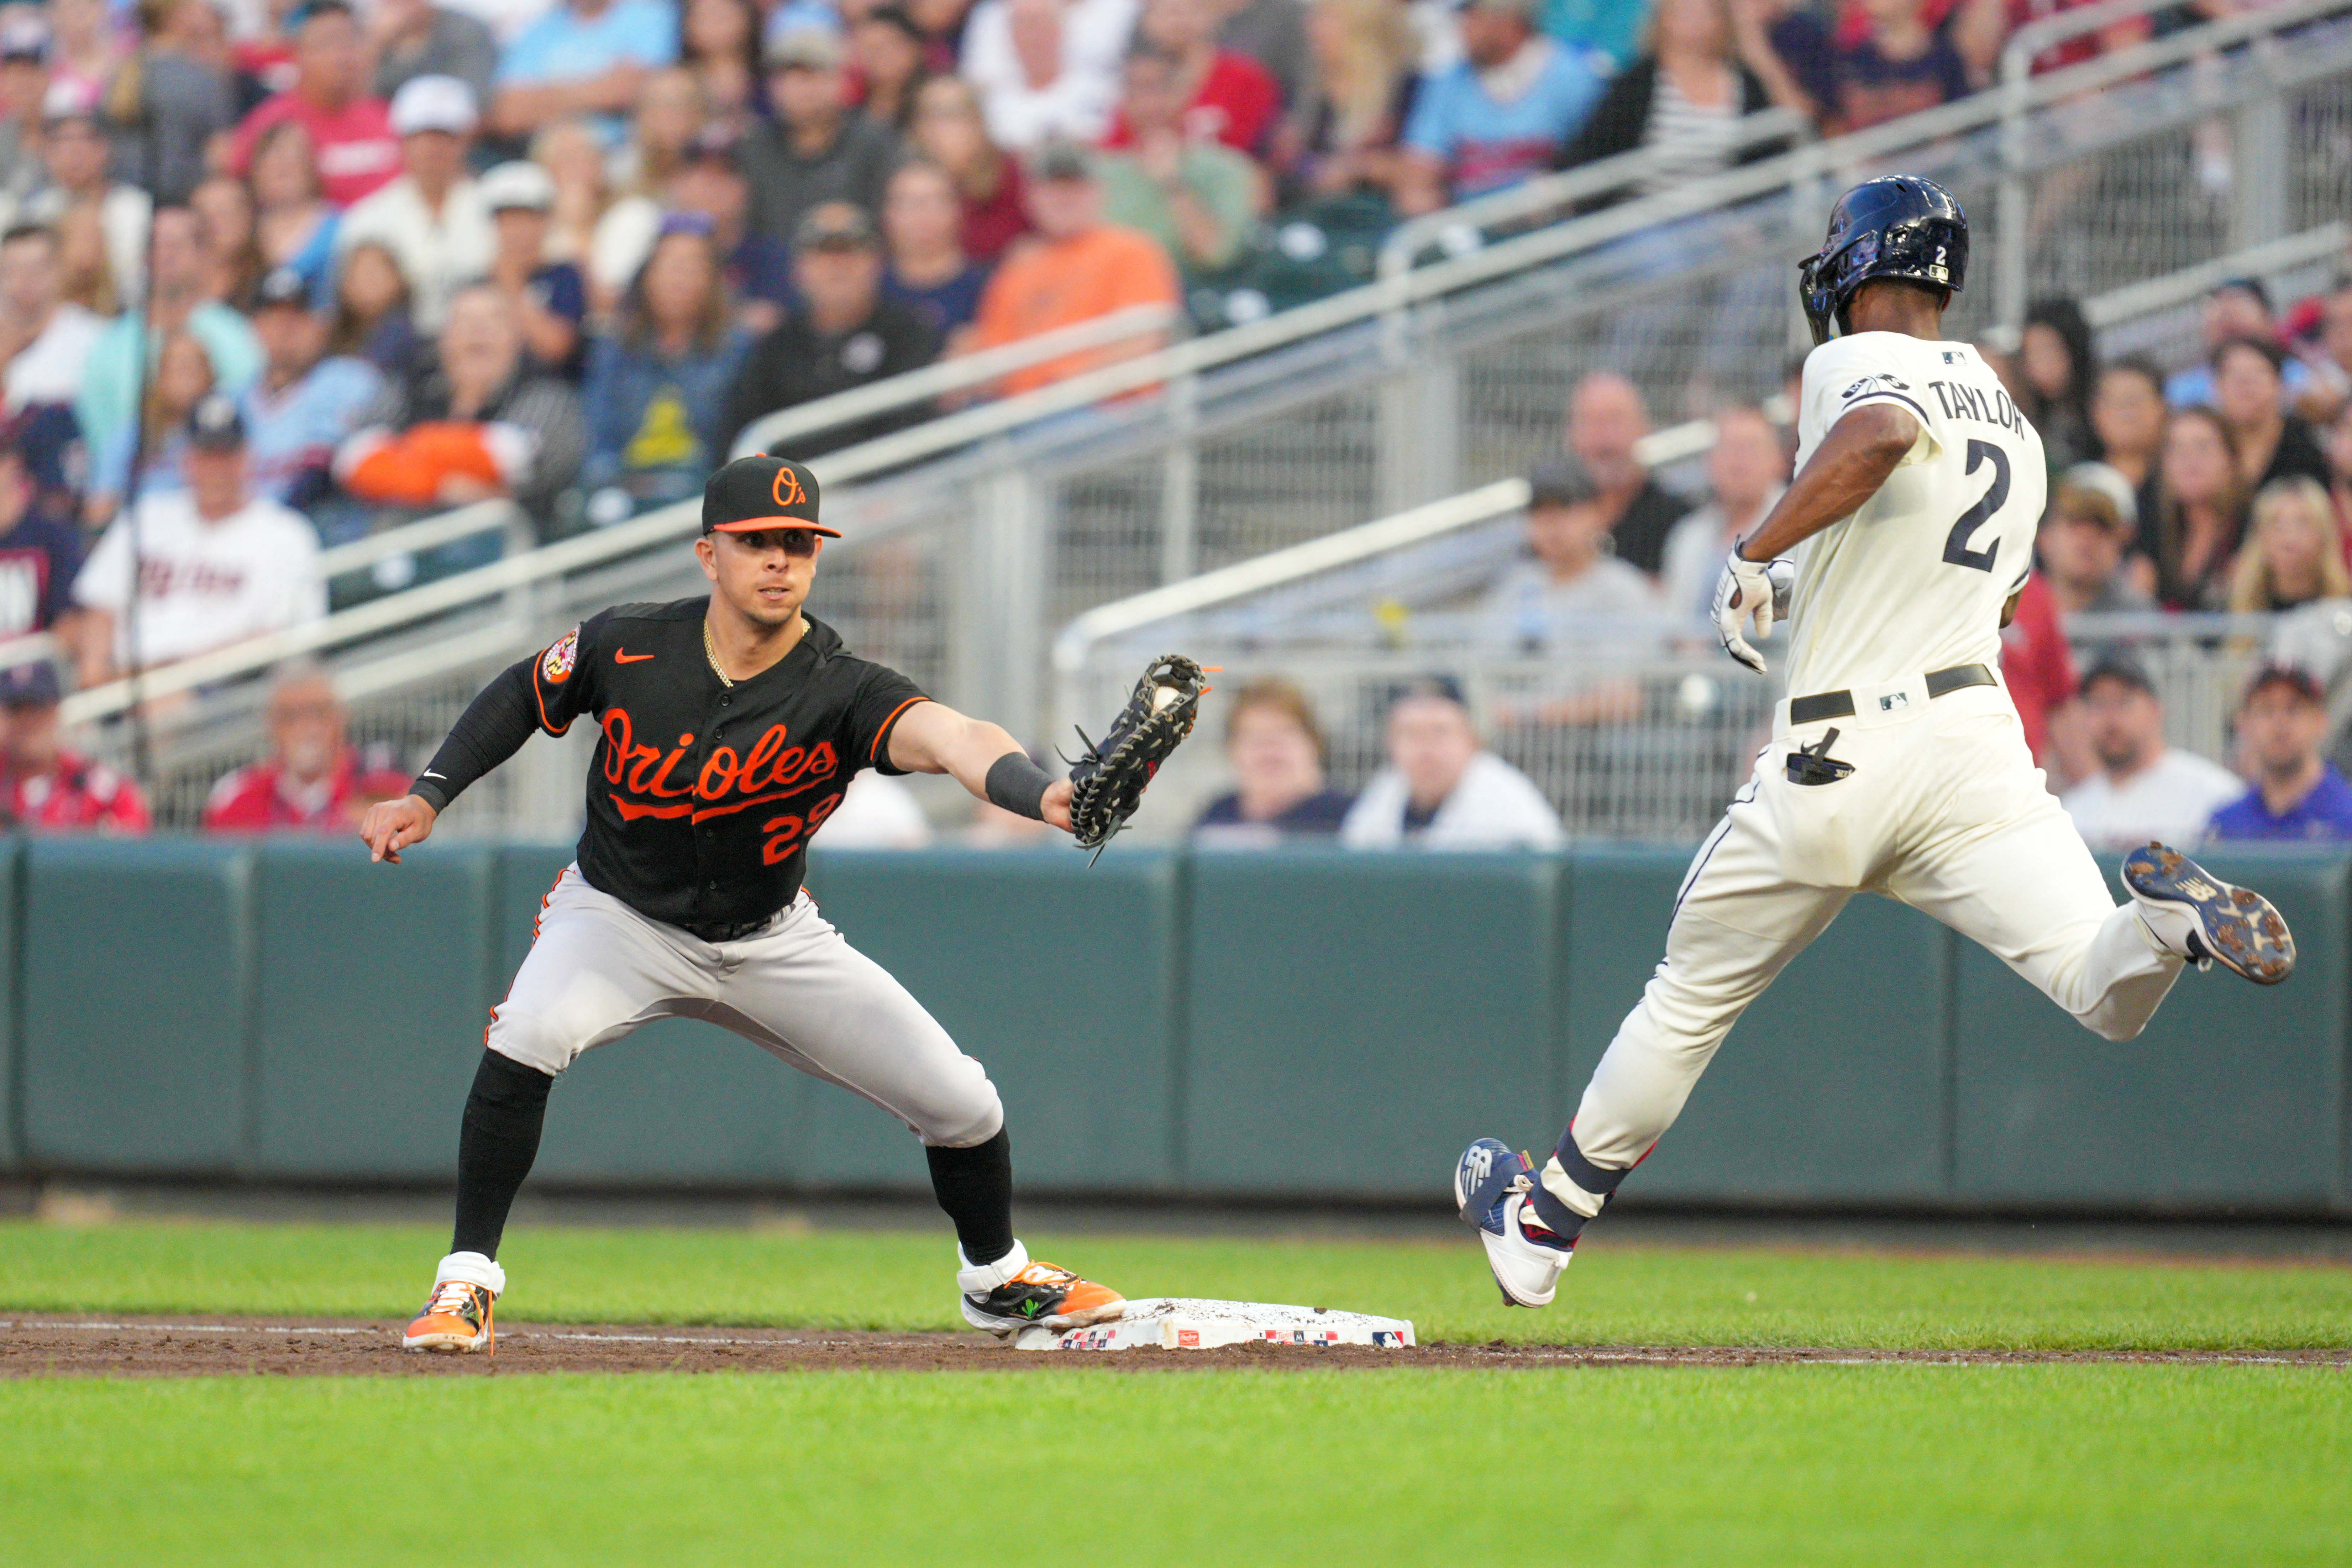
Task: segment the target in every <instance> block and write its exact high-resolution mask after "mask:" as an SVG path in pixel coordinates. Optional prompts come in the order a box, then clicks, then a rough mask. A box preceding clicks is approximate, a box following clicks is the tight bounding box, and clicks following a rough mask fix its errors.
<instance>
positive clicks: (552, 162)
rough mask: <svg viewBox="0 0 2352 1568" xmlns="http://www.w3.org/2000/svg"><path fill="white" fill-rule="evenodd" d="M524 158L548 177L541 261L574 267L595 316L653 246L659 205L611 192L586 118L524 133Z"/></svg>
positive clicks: (658, 224) (620, 290)
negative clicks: (551, 202)
mask: <svg viewBox="0 0 2352 1568" xmlns="http://www.w3.org/2000/svg"><path fill="white" fill-rule="evenodd" d="M530 161H531V162H532V163H537V164H538V165H539V166H540V167H541V168H542V169H545V170H546V171H547V174H548V177H549V178H550V179H551V180H553V181H554V182H555V206H554V208H553V210H552V211H551V212H550V214H549V215H548V229H547V249H546V251H545V253H544V257H545V259H546V260H548V261H569V262H572V263H573V264H574V265H576V266H577V267H578V268H580V271H581V275H582V276H583V278H584V279H586V280H587V284H588V301H589V304H590V305H591V307H592V308H593V310H595V311H596V313H597V314H599V315H604V314H606V313H608V312H609V311H611V310H612V309H613V306H614V303H615V302H616V301H618V300H619V299H620V297H621V295H622V294H623V292H624V291H625V290H626V289H627V288H628V287H629V283H630V281H631V279H635V277H636V275H637V268H640V267H642V266H644V265H645V261H646V256H647V255H648V254H649V253H650V252H651V251H652V250H653V247H654V236H655V234H656V233H657V232H658V231H659V230H660V228H661V207H660V205H658V204H657V203H656V202H655V201H653V200H652V199H651V198H650V197H647V196H625V195H619V194H618V193H617V192H615V191H614V188H613V182H612V178H611V176H610V174H609V173H608V172H607V171H606V169H605V166H604V142H602V141H601V140H599V139H598V137H597V135H596V128H595V127H594V126H593V124H591V123H590V122H589V121H587V120H585V119H572V120H559V121H556V122H555V123H554V124H552V125H550V126H547V127H545V128H543V129H542V130H541V132H540V133H539V134H538V135H536V136H534V137H532V138H531V141H530Z"/></svg>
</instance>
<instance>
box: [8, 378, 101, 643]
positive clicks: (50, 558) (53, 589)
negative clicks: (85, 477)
mask: <svg viewBox="0 0 2352 1568" xmlns="http://www.w3.org/2000/svg"><path fill="white" fill-rule="evenodd" d="M23 425H24V421H23V420H21V419H11V420H9V421H8V422H7V423H5V425H0V637H22V636H23V635H24V634H26V632H38V631H47V630H49V629H51V628H52V627H56V626H58V623H60V622H65V621H70V620H71V619H72V618H73V616H74V615H75V610H74V604H73V598H72V593H73V583H74V576H75V574H77V573H79V571H80V570H81V551H82V531H81V529H80V527H79V525H78V524H77V523H76V521H74V520H73V519H72V518H70V517H67V516H62V515H59V514H58V513H57V512H55V511H52V510H49V509H47V508H46V507H44V506H43V505H42V504H41V498H40V497H39V495H38V494H37V491H36V489H35V488H34V485H33V476H32V474H31V472H30V470H29V469H28V468H27V467H26V462H25V452H24V449H23V447H21V446H20V445H19V442H20V439H21V435H20V432H21V430H22V427H23ZM68 630H69V628H62V627H60V628H59V634H60V635H61V636H63V635H66V633H67V631H68Z"/></svg>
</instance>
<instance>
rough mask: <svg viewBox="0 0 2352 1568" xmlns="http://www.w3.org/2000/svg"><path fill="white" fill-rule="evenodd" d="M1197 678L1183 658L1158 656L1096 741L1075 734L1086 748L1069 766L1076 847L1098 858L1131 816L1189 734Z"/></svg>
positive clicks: (1202, 684)
mask: <svg viewBox="0 0 2352 1568" xmlns="http://www.w3.org/2000/svg"><path fill="white" fill-rule="evenodd" d="M1203 673H1204V672H1203V671H1202V668H1201V667H1200V666H1199V665H1197V664H1195V663H1193V662H1192V660H1191V659H1189V658H1185V657H1184V656H1183V655H1181V654H1175V653H1163V654H1161V655H1160V657H1159V658H1155V659H1153V660H1152V661H1151V663H1150V665H1149V666H1147V667H1146V668H1145V669H1144V671H1143V679H1140V680H1139V681H1137V682H1136V683H1135V693H1134V695H1133V696H1131V697H1129V699H1128V700H1127V706H1126V707H1124V708H1122V709H1120V710H1118V718H1116V719H1114V720H1112V721H1111V722H1110V729H1109V731H1108V732H1106V733H1105V734H1104V736H1103V738H1102V739H1101V740H1100V741H1088V740H1087V732H1086V731H1084V730H1080V731H1078V739H1079V740H1081V741H1085V742H1086V746H1087V749H1086V751H1085V752H1083V753H1081V754H1080V755H1079V757H1078V758H1077V760H1076V762H1074V763H1071V765H1070V831H1071V832H1072V833H1073V834H1075V835H1076V837H1077V840H1078V847H1079V848H1081V849H1091V850H1093V851H1095V855H1096V858H1097V859H1099V858H1101V856H1102V847H1103V846H1104V845H1106V844H1108V843H1109V842H1110V841H1111V839H1112V837H1114V836H1115V835H1116V834H1117V833H1118V830H1119V829H1120V828H1122V827H1125V826H1127V819H1128V818H1129V817H1130V816H1134V815H1135V808H1136V807H1137V806H1138V805H1141V804H1142V802H1143V790H1144V786H1145V785H1147V784H1150V782H1151V777H1152V775H1153V774H1154V773H1158V772H1159V771H1160V763H1163V762H1165V761H1167V760H1168V754H1169V753H1170V752H1173V751H1174V750H1175V749H1176V748H1177V746H1178V745H1179V744H1180V743H1181V742H1182V741H1183V739H1184V737H1185V736H1187V735H1189V734H1191V733H1192V721H1194V720H1195V719H1197V718H1199V717H1200V714H1201V699H1202V696H1203V695H1204V694H1205V693H1206V692H1207V691H1208V689H1209V686H1208V683H1207V682H1206V681H1204V680H1202V679H1201V677H1202V674H1203Z"/></svg>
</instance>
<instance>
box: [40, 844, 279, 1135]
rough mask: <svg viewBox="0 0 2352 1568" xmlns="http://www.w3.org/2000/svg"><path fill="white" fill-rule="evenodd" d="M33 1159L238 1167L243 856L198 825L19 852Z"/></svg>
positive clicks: (245, 970)
mask: <svg viewBox="0 0 2352 1568" xmlns="http://www.w3.org/2000/svg"><path fill="white" fill-rule="evenodd" d="M25 855H26V870H25V876H26V921H25V930H24V933H23V939H24V954H23V967H24V976H25V994H24V1018H25V1026H24V1027H25V1039H24V1047H23V1051H22V1056H21V1059H22V1061H23V1062H24V1083H23V1086H22V1092H23V1095H24V1104H25V1145H26V1146H25V1155H26V1160H27V1162H28V1163H34V1164H38V1165H47V1166H56V1167H65V1168H69V1169H78V1170H89V1171H124V1172H137V1171H172V1172H184V1173H222V1172H229V1171H235V1170H238V1169H240V1168H242V1167H243V1166H244V1165H245V1163H246V1162H247V1126H248V1120H249V1116H250V1111H251V1102H250V1099H249V1094H248V1089H247V1085H248V1081H249V1074H250V1069H251V1063H250V1062H249V1060H248V1058H247V1039H248V1011H249V1008H250V1006H251V989H252V988H251V984H250V981H251V974H252V971H251V967H250V966H251V962H252V951H253V922H252V910H251V889H250V882H251V871H252V855H251V853H250V852H249V851H248V850H247V849H244V848H241V847H237V846H236V845H230V844H222V843H217V842H207V841H203V840H196V839H184V838H181V839H173V838H163V839H147V840H140V839H121V838H100V837H58V838H41V839H36V840H33V841H32V842H31V844H30V845H29V846H28V847H27V848H26V851H25Z"/></svg>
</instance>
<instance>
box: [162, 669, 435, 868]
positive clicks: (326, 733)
mask: <svg viewBox="0 0 2352 1568" xmlns="http://www.w3.org/2000/svg"><path fill="white" fill-rule="evenodd" d="M267 722H268V726H269V755H268V757H267V758H266V759H264V760H263V761H261V762H258V763H253V764H252V765H251V766H249V767H242V768H237V769H236V770H234V771H232V772H230V773H223V774H222V775H221V777H220V781H219V782H218V783H216V784H214V785H213V790H212V795H211V796H210V797H209V798H207V799H206V800H205V816H204V826H205V831H206V832H207V833H350V832H354V831H356V830H357V829H358V827H359V821H360V816H361V814H362V813H363V812H365V811H366V810H367V808H368V807H369V806H371V805H375V804H376V802H378V801H382V800H397V799H398V798H400V797H401V796H402V795H406V794H407V793H408V774H407V773H405V772H404V771H402V770H400V769H397V768H394V767H391V766H388V765H383V764H379V765H375V766H370V765H368V763H364V762H362V759H361V757H360V755H359V753H358V752H355V751H353V750H352V743H351V738H350V734H349V731H348V729H347V726H346V721H345V716H344V713H343V704H342V700H341V699H340V698H339V697H337V696H336V695H335V683H334V682H333V681H332V680H331V679H329V678H328V676H327V672H326V671H325V670H323V669H321V668H319V667H318V666H316V665H313V664H309V663H301V664H297V665H295V666H293V667H291V668H288V669H286V670H285V671H284V672H282V673H281V674H280V675H279V676H278V679H277V680H276V682H275V683H274V684H272V685H271V687H270V689H269V710H268V716H267Z"/></svg>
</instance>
